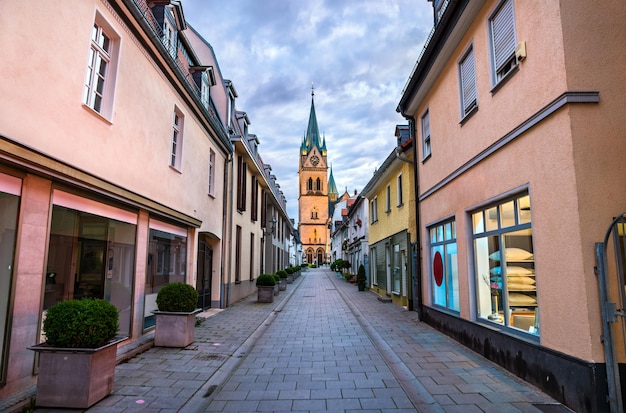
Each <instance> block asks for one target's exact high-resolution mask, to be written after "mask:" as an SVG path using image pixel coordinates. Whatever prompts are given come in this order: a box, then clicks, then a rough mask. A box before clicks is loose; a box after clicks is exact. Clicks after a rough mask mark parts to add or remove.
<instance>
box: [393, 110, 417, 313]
mask: <svg viewBox="0 0 626 413" xmlns="http://www.w3.org/2000/svg"><path fill="white" fill-rule="evenodd" d="M398 111H399V112H400V113H401V114H402V116H403V117H404V118H405V119H406V120H408V121H409V132H410V134H411V135H410V137H411V138H412V139H413V185H414V192H415V251H414V253H415V256H416V265H415V267H416V268H415V277H416V280H415V287H416V290H417V291H416V294H415V298H416V299H417V303H415V304H414V308H413V309H414V310H415V311H417V315H418V317H419V319H420V320H422V318H423V313H424V308H423V299H422V278H423V274H422V253H421V252H422V244H421V232H422V231H421V228H422V224H421V213H420V202H419V193H420V192H419V181H418V179H417V178H418V176H419V174H418V172H417V167H418V162H417V140H416V136H415V118H414V117H413V116H411V115H409V114H407V113H406V112H405V111H404V109H401V108H400V106H398ZM396 156H398V158H399V159H402V158H400V157H399V154H398V153H397V152H396ZM402 160H404V159H402Z"/></svg>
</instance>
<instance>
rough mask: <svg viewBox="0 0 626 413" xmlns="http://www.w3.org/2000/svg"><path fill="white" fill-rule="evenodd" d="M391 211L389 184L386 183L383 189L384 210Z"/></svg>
mask: <svg viewBox="0 0 626 413" xmlns="http://www.w3.org/2000/svg"><path fill="white" fill-rule="evenodd" d="M389 211H391V185H387V188H386V190H385V212H389Z"/></svg>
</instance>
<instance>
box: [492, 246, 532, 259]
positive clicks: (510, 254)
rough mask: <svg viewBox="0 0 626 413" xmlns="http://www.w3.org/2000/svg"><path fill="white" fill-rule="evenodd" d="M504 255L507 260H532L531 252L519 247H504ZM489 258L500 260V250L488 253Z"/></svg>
mask: <svg viewBox="0 0 626 413" xmlns="http://www.w3.org/2000/svg"><path fill="white" fill-rule="evenodd" d="M505 250H506V252H505V253H504V257H505V259H506V260H507V261H526V260H532V259H533V254H532V253H531V252H528V251H526V250H524V249H521V248H506V249H505ZM489 259H490V260H493V261H500V251H496V252H494V253H492V254H491V255H489Z"/></svg>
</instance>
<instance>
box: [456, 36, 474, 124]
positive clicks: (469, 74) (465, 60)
mask: <svg viewBox="0 0 626 413" xmlns="http://www.w3.org/2000/svg"><path fill="white" fill-rule="evenodd" d="M459 84H460V86H461V118H463V117H465V116H467V115H468V114H470V113H471V112H472V111H473V110H474V109H475V108H477V107H478V100H477V93H476V61H475V59H474V48H473V47H470V48H469V49H468V50H467V52H465V54H464V55H463V57H462V58H461V60H460V61H459Z"/></svg>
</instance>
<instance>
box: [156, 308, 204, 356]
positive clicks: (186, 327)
mask: <svg viewBox="0 0 626 413" xmlns="http://www.w3.org/2000/svg"><path fill="white" fill-rule="evenodd" d="M201 311H202V310H200V309H199V308H198V309H196V310H194V311H192V312H190V313H171V312H167V311H153V313H154V315H155V316H156V330H155V333H154V345H155V346H156V347H187V346H188V345H189V344H191V343H193V341H194V336H195V331H196V314H198V313H199V312H201Z"/></svg>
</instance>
